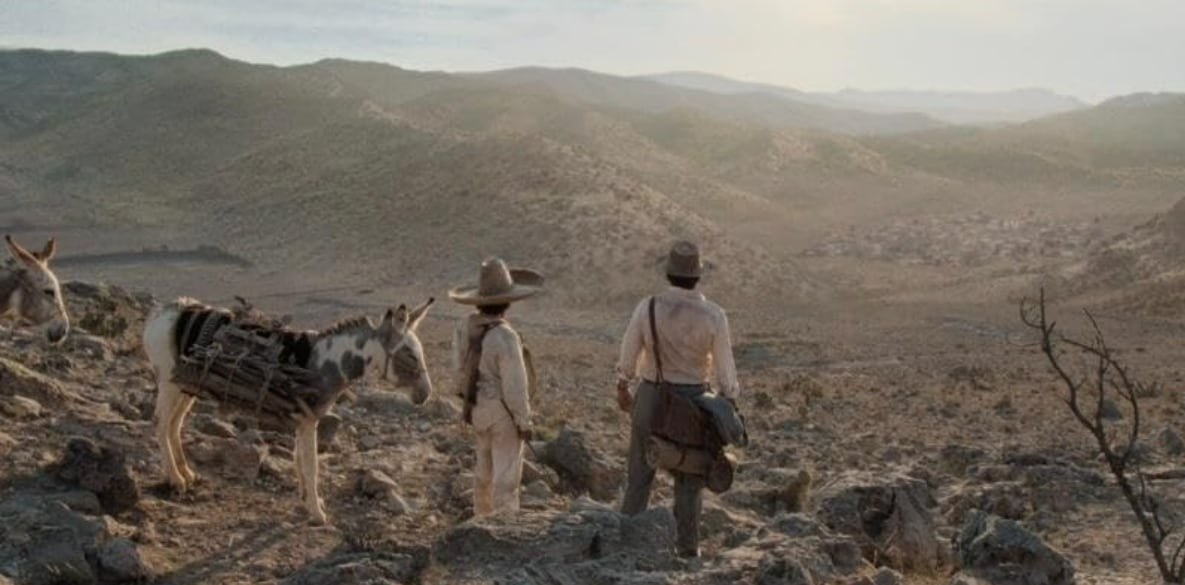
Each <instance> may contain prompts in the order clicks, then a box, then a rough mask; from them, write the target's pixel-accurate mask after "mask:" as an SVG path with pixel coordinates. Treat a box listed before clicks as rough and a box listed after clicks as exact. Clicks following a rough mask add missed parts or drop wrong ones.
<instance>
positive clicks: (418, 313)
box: [407, 297, 436, 329]
mask: <svg viewBox="0 0 1185 585" xmlns="http://www.w3.org/2000/svg"><path fill="white" fill-rule="evenodd" d="M435 302H436V298H435V297H428V300H426V301H424V304H422V305H420V306H418V307H416V308H415V309H412V311H411V313H410V314H409V315H408V317H407V326H408V327H411V328H413V329H414V328H415V327H416V326H417V325H419V324H420V320H422V319H423V318H424V315H426V314H428V309H429V308H431V307H432V303H435Z"/></svg>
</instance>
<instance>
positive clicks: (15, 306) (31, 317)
mask: <svg viewBox="0 0 1185 585" xmlns="http://www.w3.org/2000/svg"><path fill="white" fill-rule="evenodd" d="M4 241H5V242H6V243H7V244H8V251H9V252H10V253H12V256H13V258H14V259H15V260H16V268H15V270H14V271H12V273H11V274H10V275H9V276H8V278H9V279H10V281H9V286H6V287H2V288H5V289H8V290H9V292H8V296H7V298H0V316H9V315H10V316H14V317H16V318H17V320H19V321H21V322H24V323H28V324H30V325H44V324H46V323H48V324H49V326H48V327H47V328H46V330H45V332H46V336H47V337H48V338H49V342H50V343H54V344H56V343H60V342H61V341H62V340H64V339H65V338H66V334H67V333H69V332H70V317H69V316H68V315H67V314H66V305H65V304H64V303H63V302H62V287H61V285H60V284H59V283H58V277H56V276H54V273H53V272H51V271H50V269H49V261H50V260H51V259H53V256H54V253H55V252H57V240H55V239H53V238H50V240H49V241H48V242H46V244H45V247H44V248H42V249H41V251H40V252H30V251H29V250H26V249H25V248H24V247H23V246H21V245H20V244H18V243H16V240H13V239H12V236H8V235H6V236H4Z"/></svg>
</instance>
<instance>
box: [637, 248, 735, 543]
mask: <svg viewBox="0 0 1185 585" xmlns="http://www.w3.org/2000/svg"><path fill="white" fill-rule="evenodd" d="M703 268H704V267H703V262H702V261H701V260H700V254H699V249H698V248H697V247H696V246H695V244H693V243H691V242H677V243H676V244H675V245H674V246H673V247H672V248H671V251H670V253H669V254H668V255H667V261H666V276H667V281H668V282H669V283H670V285H671V286H670V288H668V289H667V290H666V291H664V292H662V293H659V294H657V295H654V296H653V297H648V298H646V299H644V300H643V301H642V302H641V303H639V304H638V307H637V309H635V310H634V313H633V317H632V318H631V319H630V323H629V326H628V327H627V328H626V331H625V336H624V337H623V338H622V342H621V357H620V360H619V361H618V363H617V375H618V381H617V403H618V406H619V407H620V408H621V409H622V410H623V411H625V412H628V413H631V417H630V420H631V429H630V447H629V460H628V463H627V465H628V469H627V474H628V476H627V480H626V482H627V483H626V490H625V497H624V499H623V500H622V503H621V511H622V513H623V514H630V515H633V514H637V513H639V512H642V511H643V510H645V509H646V506H647V505H648V504H649V501H650V488H651V486H652V485H653V483H654V473H655V470H654V468H653V467H650V465H649V464H648V463H647V461H646V453H645V450H646V442H647V440H648V439H649V438H650V433H651V421H652V420H653V417H654V414H655V411H656V410H657V409H658V408H659V407H660V404H661V401H660V395H659V389H658V384H657V383H656V381H657V382H663V383H665V385H666V386H669V387H674V388H676V389H678V390H679V391H680V393H682V394H685V395H698V394H703V393H704V392H707V391H708V390H709V389H710V385H709V382H710V381H711V379H712V378H713V377H714V378H715V379H716V381H717V383H718V386H717V389H716V390H717V392H718V393H719V394H720V395H722V396H723V397H724V398H727V399H729V400H733V399H735V398H736V396H737V394H738V392H739V391H740V385H739V384H738V383H737V374H736V366H735V364H734V362H733V357H732V339H731V336H730V333H729V327H728V317H727V316H725V314H724V310H723V309H721V308H720V306H719V305H717V304H716V303H713V302H711V301H709V300H708V299H707V298H706V297H704V295H703V294H702V293H699V292H697V291H696V290H695V288H696V285H697V284H698V283H699V280H700V277H701V276H703ZM652 332H653V334H652ZM656 337H657V339H655V338H656ZM655 348H657V358H658V359H657V360H656V352H655ZM656 364H657V365H656ZM639 374H640V375H641V378H642V380H641V382H640V383H639V384H638V385H637V390H636V392H634V393H631V392H630V387H631V385H632V382H633V381H634V380H635V378H637V377H638V376H639ZM713 374H714V376H713ZM673 475H674V478H675V510H674V512H675V521H676V528H677V534H676V543H675V544H676V548H677V552H678V553H679V555H680V556H684V557H696V556H699V516H700V507H701V504H702V497H701V495H702V491H703V488H704V485H705V478H704V476H702V475H691V474H686V473H679V472H673Z"/></svg>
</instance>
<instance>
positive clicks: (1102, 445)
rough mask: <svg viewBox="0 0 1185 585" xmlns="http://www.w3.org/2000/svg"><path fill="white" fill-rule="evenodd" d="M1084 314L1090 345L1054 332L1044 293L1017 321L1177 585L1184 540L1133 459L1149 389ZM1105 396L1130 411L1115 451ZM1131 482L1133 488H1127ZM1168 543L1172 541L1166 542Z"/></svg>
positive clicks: (1025, 304) (1184, 565)
mask: <svg viewBox="0 0 1185 585" xmlns="http://www.w3.org/2000/svg"><path fill="white" fill-rule="evenodd" d="M1084 313H1085V315H1086V320H1087V322H1088V323H1089V324H1090V327H1091V337H1092V339H1091V341H1090V342H1089V343H1088V342H1083V341H1080V340H1077V339H1074V338H1070V337H1067V336H1065V335H1062V334H1061V333H1060V332H1059V331H1057V329H1056V325H1057V324H1056V322H1053V321H1049V320H1048V315H1047V313H1046V302H1045V289H1044V288H1042V289H1041V292H1040V296H1039V297H1038V301H1037V303H1036V304H1035V305H1034V304H1031V303H1030V302H1029V301H1028V300H1027V299H1026V300H1024V301H1021V304H1020V318H1021V321H1022V322H1024V324H1025V325H1026V326H1028V327H1029V328H1031V329H1033V330H1034V331H1036V332H1037V333H1038V335H1040V348H1041V353H1042V354H1044V356H1045V358H1046V360H1047V361H1048V362H1049V365H1050V367H1051V368H1052V369H1053V372H1054V373H1055V374H1056V376H1057V378H1058V379H1059V380H1060V381H1061V383H1062V386H1063V387H1064V389H1065V395H1064V396H1063V397H1062V399H1063V401H1064V402H1065V403H1066V405H1067V406H1069V408H1070V412H1071V413H1072V414H1073V415H1074V418H1075V419H1076V420H1077V421H1078V423H1079V424H1080V425H1081V426H1082V427H1083V428H1085V429H1086V430H1087V431H1088V432H1089V433H1090V434H1091V435H1092V436H1093V437H1094V438H1095V441H1096V442H1097V444H1098V448H1099V452H1100V453H1101V454H1102V455H1103V459H1104V460H1105V461H1106V463H1107V467H1108V468H1109V469H1110V471H1111V474H1112V475H1113V476H1114V477H1115V481H1116V483H1117V484H1118V485H1119V489H1120V491H1122V492H1123V496H1124V498H1125V499H1126V501H1127V503H1128V505H1129V506H1130V507H1131V510H1132V512H1133V513H1134V514H1135V516H1136V519H1137V520H1138V521H1139V523H1140V528H1141V530H1142V531H1143V533H1144V537H1145V539H1146V540H1147V543H1148V547H1149V549H1150V550H1151V551H1152V556H1153V557H1154V558H1155V560H1156V566H1157V568H1158V569H1159V570H1160V574H1161V576H1162V577H1163V578H1164V581H1165V582H1166V583H1182V580H1183V578H1185V556H1183V555H1185V535H1180V536H1177V535H1176V530H1177V526H1176V525H1175V524H1174V523H1172V522H1171V521H1169V520H1168V519H1167V518H1166V517H1165V515H1164V510H1163V508H1162V507H1161V506H1160V503H1159V500H1158V499H1157V498H1156V497H1155V496H1154V495H1153V494H1152V493H1150V492H1149V490H1148V484H1147V481H1146V477H1145V475H1144V473H1143V471H1142V470H1141V469H1140V465H1139V459H1138V456H1137V454H1136V451H1137V447H1138V443H1139V438H1140V423H1141V419H1140V397H1141V396H1147V395H1148V387H1146V386H1144V385H1143V384H1142V383H1140V382H1139V381H1138V380H1136V379H1135V378H1134V377H1133V376H1132V374H1131V373H1130V372H1129V371H1128V369H1127V367H1126V366H1124V365H1123V364H1122V363H1120V362H1119V361H1118V359H1117V358H1116V357H1115V354H1114V353H1113V352H1112V350H1111V348H1110V347H1109V346H1108V345H1107V342H1106V339H1105V337H1104V336H1103V332H1102V329H1101V328H1100V327H1099V324H1098V321H1096V320H1095V318H1094V316H1093V315H1091V314H1090V312H1089V311H1084ZM1059 346H1065V347H1068V348H1071V349H1073V350H1077V351H1078V352H1079V353H1080V354H1082V355H1084V356H1085V357H1087V358H1088V359H1089V361H1090V362H1091V364H1092V365H1091V366H1090V368H1089V372H1088V373H1084V375H1082V376H1075V375H1074V374H1073V373H1072V372H1071V371H1070V369H1069V368H1067V367H1066V366H1065V365H1064V364H1063V361H1064V358H1065V357H1066V353H1065V351H1063V350H1059ZM1153 388H1155V386H1153ZM1092 392H1093V394H1094V395H1093V396H1090V397H1089V398H1087V400H1090V401H1092V402H1094V407H1095V408H1094V412H1093V413H1089V414H1088V413H1087V412H1085V411H1084V410H1083V408H1084V405H1083V404H1082V399H1083V397H1084V395H1086V394H1089V393H1092ZM1108 396H1116V397H1117V398H1118V399H1119V400H1121V401H1123V402H1125V403H1126V404H1127V406H1128V409H1129V410H1130V411H1131V421H1130V425H1129V428H1128V429H1127V433H1126V436H1125V441H1124V443H1123V444H1121V445H1118V446H1116V443H1115V442H1114V438H1115V437H1116V436H1118V432H1119V429H1118V428H1116V427H1115V426H1114V425H1113V424H1111V423H1109V422H1108V421H1107V420H1106V418H1105V417H1104V411H1105V405H1106V403H1107V398H1108ZM1092 399H1093V400H1092ZM1129 470H1130V472H1131V473H1130V475H1129ZM1133 477H1134V481H1135V485H1133V483H1132V482H1133ZM1137 490H1138V491H1137ZM1170 540H1175V541H1176V542H1175V543H1170V542H1169V541H1170ZM1170 549H1171V550H1172V553H1171V554H1170V553H1169V550H1170Z"/></svg>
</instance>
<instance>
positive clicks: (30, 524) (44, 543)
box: [0, 496, 109, 585]
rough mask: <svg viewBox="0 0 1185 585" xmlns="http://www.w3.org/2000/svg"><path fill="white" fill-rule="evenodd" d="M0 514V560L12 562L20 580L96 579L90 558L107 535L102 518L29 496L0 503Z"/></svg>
mask: <svg viewBox="0 0 1185 585" xmlns="http://www.w3.org/2000/svg"><path fill="white" fill-rule="evenodd" d="M0 517H3V518H4V522H3V523H2V524H0V566H5V567H16V568H17V570H18V574H19V575H20V583H22V585H25V584H28V585H57V584H71V585H73V584H86V585H91V584H94V583H97V582H98V581H97V575H96V571H95V567H94V566H93V565H92V564H91V559H94V558H96V557H97V555H98V551H99V548H100V546H101V545H102V543H103V542H104V541H105V540H106V539H107V538H108V536H109V535H108V533H107V531H106V528H105V526H104V524H103V523H102V522H97V521H95V520H91V519H89V518H86V517H84V516H81V515H79V514H78V513H76V512H73V511H71V510H70V509H68V508H67V507H66V506H65V505H64V504H63V503H62V502H57V501H52V500H50V499H46V498H35V497H29V496H18V497H15V498H11V499H9V500H8V501H6V502H4V503H3V504H0Z"/></svg>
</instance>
